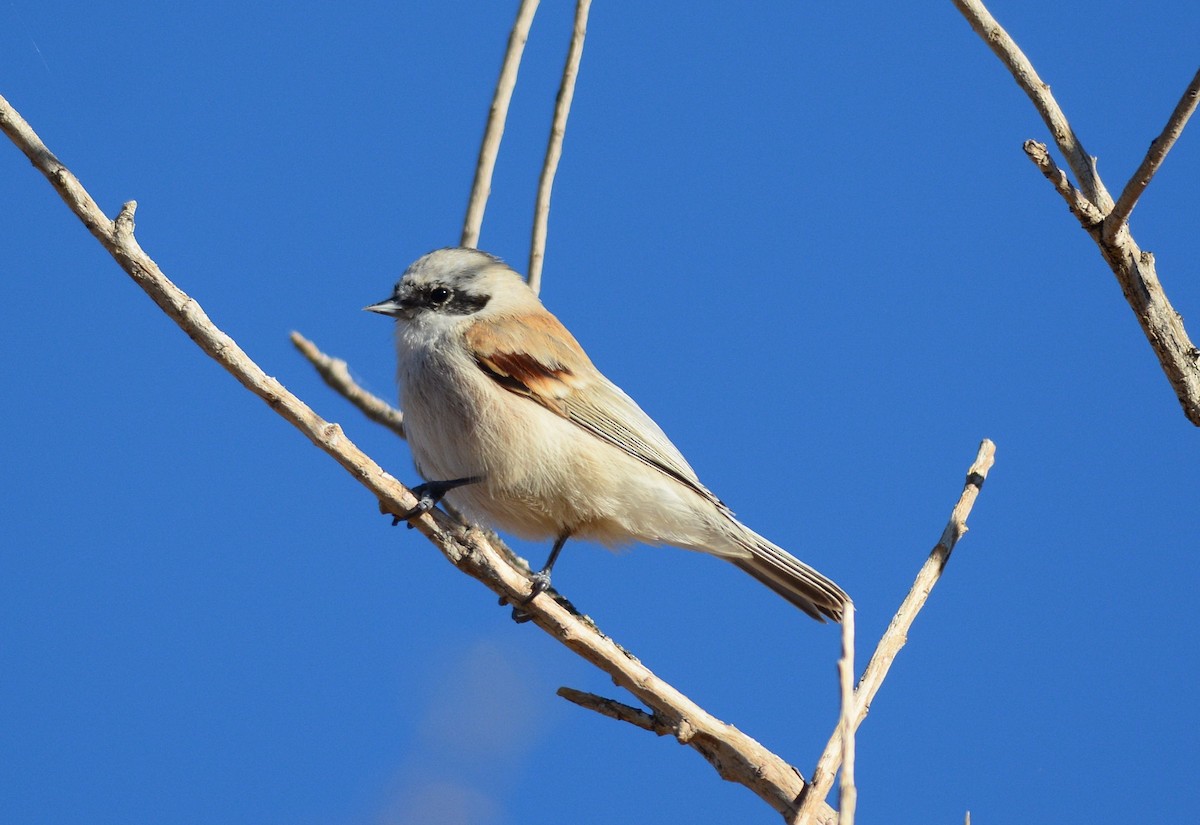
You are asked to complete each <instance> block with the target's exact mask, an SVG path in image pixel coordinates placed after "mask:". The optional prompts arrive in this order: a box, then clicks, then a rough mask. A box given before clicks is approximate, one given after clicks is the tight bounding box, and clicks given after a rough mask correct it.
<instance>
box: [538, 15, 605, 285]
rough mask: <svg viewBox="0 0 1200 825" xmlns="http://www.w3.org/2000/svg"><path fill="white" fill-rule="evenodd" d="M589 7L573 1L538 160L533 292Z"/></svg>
mask: <svg viewBox="0 0 1200 825" xmlns="http://www.w3.org/2000/svg"><path fill="white" fill-rule="evenodd" d="M591 7H592V0H578V2H577V3H576V4H575V27H574V28H573V29H572V31H571V46H570V48H569V49H568V50H567V63H566V65H565V66H564V67H563V76H562V82H561V83H560V84H559V86H558V98H557V99H556V100H555V102H554V122H553V123H552V124H551V126H550V139H549V141H547V143H546V161H545V163H543V164H542V174H541V177H540V178H539V179H538V190H537V200H536V202H535V205H534V208H533V237H532V238H531V239H530V242H529V288H530V289H532V290H533V292H534V294H535V295H536V294H537V293H538V292H541V290H542V262H543V260H544V259H545V257H546V232H547V227H548V224H549V222H550V190H551V189H553V188H554V175H555V173H556V172H557V171H558V161H559V159H560V158H561V157H562V145H563V137H564V136H565V135H566V134H567V115H568V114H570V112H571V101H572V100H573V99H574V97H575V78H576V77H578V76H579V61H580V60H581V59H583V38H584V37H585V36H586V35H587V19H588V11H589V9H591Z"/></svg>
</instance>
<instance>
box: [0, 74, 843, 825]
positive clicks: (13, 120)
mask: <svg viewBox="0 0 1200 825" xmlns="http://www.w3.org/2000/svg"><path fill="white" fill-rule="evenodd" d="M0 130H3V131H4V133H5V134H6V135H8V137H9V138H10V139H11V140H12V142H13V143H14V144H15V145H16V146H17V148H19V149H20V150H21V151H22V152H24V154H25V155H26V157H28V158H29V160H30V161H31V162H32V163H33V165H34V167H36V168H37V169H38V170H39V171H40V172H42V174H43V175H45V176H46V178H47V180H49V181H50V183H51V185H52V186H53V187H54V189H55V191H57V192H58V194H59V195H60V197H62V199H63V201H64V202H65V203H66V204H67V206H68V207H69V208H70V209H71V211H72V212H74V213H75V215H76V216H77V217H78V218H79V220H80V221H82V222H83V224H84V225H85V226H86V227H87V228H88V229H89V231H91V233H92V234H93V235H94V236H95V237H96V239H97V240H98V241H99V242H100V243H101V244H102V245H103V246H104V248H105V249H107V250H108V252H109V254H111V255H112V257H113V258H114V259H115V260H116V261H117V263H118V264H119V265H120V266H121V268H122V269H124V270H125V271H126V272H127V273H128V274H129V276H130V277H131V278H133V280H134V281H135V283H137V284H138V286H140V287H141V288H142V289H143V290H144V291H145V292H146V294H147V295H149V296H150V298H151V299H152V300H153V301H154V302H155V303H156V304H158V306H159V307H160V308H161V309H162V310H163V311H164V312H165V313H166V314H167V315H168V316H169V317H170V318H171V319H172V320H173V321H175V323H176V324H178V326H179V327H180V328H181V329H182V330H183V331H184V332H185V333H186V334H187V335H188V337H189V338H191V339H192V340H193V341H195V342H196V344H197V345H198V346H199V347H200V348H201V349H202V350H203V351H204V352H205V353H206V354H208V355H209V356H210V357H212V358H213V359H214V360H216V361H217V362H218V363H219V364H220V365H221V366H222V367H224V368H225V369H226V370H227V371H228V372H229V373H230V374H231V375H233V377H234V378H235V379H236V380H237V381H238V382H239V383H241V384H242V385H243V386H244V387H246V388H247V389H248V390H250V391H251V392H253V393H254V394H255V395H257V396H258V397H259V398H261V399H262V400H263V401H265V402H266V403H267V405H268V406H269V407H270V408H271V409H272V410H274V411H275V412H276V413H278V414H279V415H280V416H281V417H283V418H284V420H286V421H288V422H289V423H290V424H292V425H293V426H295V427H296V428H297V429H298V430H300V432H302V433H303V434H304V435H305V437H307V438H308V439H309V440H310V441H312V442H313V444H315V445H316V446H317V447H319V448H320V449H322V450H323V451H325V452H326V453H327V454H328V455H329V456H330V457H332V458H333V459H334V460H335V461H337V463H338V464H340V465H341V466H342V467H343V468H345V469H346V471H347V472H349V473H350V475H351V476H353V478H354V479H355V480H356V481H358V482H359V483H360V484H362V485H363V486H364V487H366V488H367V489H368V490H370V491H371V493H372V494H373V495H374V496H375V497H376V498H378V499H379V500H380V502H381V503H382V505H383V506H385V507H387V508H388V509H389V510H391V511H392V512H404V511H406V510H408V509H409V508H412V507H414V506H415V505H416V498H415V497H414V496H413V495H412V493H411V491H410V490H408V488H406V487H405V486H404V485H403V484H401V483H400V482H398V481H397V480H396V479H395V478H393V477H392V476H391V475H389V474H388V473H387V472H385V471H384V470H383V469H382V468H381V467H380V466H379V465H378V464H376V463H375V462H374V461H373V460H372V459H371V458H370V457H369V456H367V455H366V454H365V453H363V452H362V451H361V450H360V449H359V448H358V447H357V446H355V445H354V444H353V443H352V442H351V441H350V439H349V438H348V437H347V436H346V435H345V433H344V432H343V431H342V428H341V427H340V426H339V425H338V424H335V423H332V422H328V421H325V420H324V419H323V418H321V417H320V416H319V415H317V414H316V413H315V412H314V411H313V410H312V409H310V408H309V407H308V406H307V405H306V404H305V403H304V402H303V401H301V400H300V399H299V398H297V397H296V396H295V395H293V394H292V393H291V392H289V391H288V390H287V389H286V388H285V387H284V386H283V385H282V384H281V383H279V381H277V380H276V379H274V378H272V377H271V376H269V375H267V374H266V373H265V372H264V371H263V370H262V368H261V367H259V366H258V365H257V364H256V363H254V361H253V360H251V358H250V357H249V356H248V355H247V354H246V353H245V352H244V351H243V350H242V349H241V348H240V347H239V346H238V345H237V344H236V343H235V342H234V341H233V339H232V338H230V337H229V336H228V335H226V334H225V333H224V332H222V331H221V330H220V329H219V328H217V326H216V325H215V324H214V323H213V322H212V320H211V319H210V318H209V317H208V315H206V314H205V312H204V310H203V309H202V308H201V307H200V305H199V304H198V303H197V302H196V301H195V300H193V299H192V298H191V297H189V296H188V295H187V294H186V293H184V292H183V290H181V289H179V287H177V286H176V285H175V284H173V283H172V282H171V281H170V280H168V278H167V277H166V276H165V275H164V274H163V272H162V271H161V270H160V269H159V268H158V265H157V264H155V263H154V261H153V260H151V258H150V256H149V255H147V254H146V253H145V251H143V250H142V248H141V246H140V245H139V244H138V242H137V241H136V240H135V239H134V221H133V217H134V210H135V208H136V204H135V203H134V202H133V201H130V202H129V203H127V204H125V206H124V207H122V209H121V212H120V214H119V215H118V216H117V218H116V220H115V221H114V220H109V219H108V217H107V216H106V215H105V214H104V213H103V212H102V211H101V210H100V207H99V206H98V205H97V204H96V202H95V201H94V200H93V199H92V197H91V195H89V194H88V193H87V191H86V190H85V189H84V187H83V185H82V184H81V183H80V182H79V180H78V179H77V178H76V177H75V175H73V174H72V173H71V172H70V170H68V169H67V168H66V167H65V166H64V165H63V164H62V163H60V162H59V161H58V159H57V158H55V157H54V155H53V154H52V153H51V152H50V150H49V149H48V148H46V146H45V144H44V143H43V142H42V141H41V139H40V138H39V137H38V136H37V135H36V134H35V133H34V131H33V129H32V128H30V126H29V124H27V123H26V122H25V121H24V119H22V118H21V116H20V115H19V114H18V113H17V112H16V111H15V110H14V109H13V108H12V107H11V106H10V105H9V103H8V101H7V100H5V99H4V98H3V97H0ZM411 523H412V524H413V526H414V527H416V529H417V530H419V531H420V532H421V533H422V534H423V535H425V536H426V537H427V538H429V539H430V541H431V542H433V544H434V545H436V546H437V547H438V549H439V550H441V552H442V553H443V554H444V555H445V556H446V558H447V559H449V560H450V562H451V563H453V564H454V565H455V566H456V567H458V568H459V569H460V570H462V571H463V572H465V573H467V574H468V575H470V576H472V577H473V578H475V579H477V580H478V581H480V582H482V583H483V584H484V585H486V586H487V587H488V588H490V589H491V590H492V591H493V592H494V593H497V594H499V595H500V596H501V597H502V598H504V599H507V600H517V599H524V598H525V597H526V596H528V595H529V593H530V585H529V578H528V568H527V566H520V565H516V564H514V563H513V560H512V559H511V558H510V557H509V556H507V555H505V554H504V553H503V552H501V551H500V550H498V549H497V548H496V546H495V545H494V544H493V543H492V542H491V541H490V540H489V539H488V536H487V535H486V534H485V533H484V532H483V531H481V530H479V529H477V528H471V527H466V526H464V525H462V524H459V523H456V522H455V521H454V520H453V519H451V518H450V517H448V516H447V515H445V514H444V513H442V512H441V511H439V510H436V509H435V510H433V511H431V512H430V513H428V514H426V515H424V516H421V517H420V518H416V519H413V521H412V522H411ZM523 609H524V611H525V612H526V613H528V614H529V615H530V616H531V617H532V622H533V623H534V624H536V625H537V626H538V627H540V628H541V629H542V630H543V631H545V632H546V633H548V634H549V635H551V636H552V637H553V638H554V639H555V640H557V641H558V642H560V643H561V644H563V645H564V646H566V647H567V648H568V649H570V650H571V651H572V652H574V653H575V654H576V655H578V656H581V657H582V658H583V659H585V660H586V661H588V662H590V663H592V664H593V665H595V666H596V667H597V668H599V669H600V670H601V671H603V672H604V673H606V674H607V675H608V676H609V677H610V678H611V679H612V680H613V682H614V683H615V684H617V685H618V686H620V687H622V688H624V689H625V690H628V691H629V692H630V693H631V694H633V695H634V696H635V697H636V698H637V699H638V700H639V701H640V702H642V703H643V704H645V705H646V706H647V707H649V708H651V709H652V710H653V712H654V714H655V716H656V717H658V718H659V719H661V720H662V721H663V723H664V724H666V725H669V726H670V728H671V732H672V734H673V735H674V736H675V738H676V739H678V740H679V741H680V742H681V743H683V744H686V745H688V746H690V747H692V748H694V749H695V750H697V751H698V752H699V753H701V754H702V755H703V756H704V758H705V759H707V760H708V761H709V762H710V763H711V764H712V765H713V767H715V768H716V770H717V772H718V773H719V775H720V776H721V777H722V778H724V779H727V780H729V781H731V782H737V783H739V784H741V785H744V786H745V787H747V788H749V789H750V790H751V791H753V792H754V793H755V794H757V795H758V796H759V797H760V798H762V799H763V800H764V801H765V802H766V803H767V804H769V805H770V806H771V807H772V808H774V809H775V810H776V811H778V812H779V813H781V814H783V815H784V816H785V817H790V816H792V815H793V814H794V812H795V810H796V806H797V804H798V800H799V799H800V797H801V795H802V794H803V792H804V788H805V785H804V780H803V778H802V777H801V776H800V774H799V773H798V772H797V771H796V769H795V768H793V767H792V766H791V765H789V764H788V763H787V762H785V761H784V760H783V759H781V758H780V757H778V756H777V755H775V754H774V753H772V752H771V751H770V750H768V749H767V748H765V747H763V746H762V745H761V744H760V743H759V742H757V741H755V740H754V739H752V738H751V737H749V736H747V735H746V734H744V733H742V732H741V731H739V730H738V729H737V728H735V727H733V726H732V725H728V724H726V723H725V722H722V721H720V720H719V719H717V718H715V717H714V716H712V715H711V714H709V713H708V712H707V711H705V710H704V709H703V708H701V707H700V706H698V705H697V704H696V703H695V702H693V701H692V700H690V699H689V698H687V697H686V696H684V695H683V694H682V693H680V692H679V691H678V690H677V689H676V688H674V687H672V686H671V685H669V684H667V683H666V682H664V681H663V680H661V679H659V678H658V676H656V675H655V674H654V673H653V672H652V671H651V670H650V669H649V668H647V667H646V666H645V665H643V664H642V663H641V662H640V661H638V660H637V658H635V657H634V656H631V655H630V654H629V653H628V652H626V651H625V650H624V649H623V648H621V647H620V646H619V645H617V644H616V643H615V642H614V641H613V640H612V639H610V638H609V637H607V636H605V635H604V634H603V633H601V632H600V631H599V630H598V629H597V628H596V626H595V625H594V624H593V623H592V622H591V621H590V620H589V619H587V618H586V617H584V616H580V615H579V614H578V613H576V612H574V611H573V610H572V609H570V608H569V606H568V605H566V604H565V603H564V602H560V601H559V600H558V599H557V598H556V594H554V593H553V592H552V591H547V592H545V593H542V594H540V595H538V596H537V597H536V598H534V599H533V600H532V601H531V602H530V603H529V604H527V605H525V606H524V607H523ZM817 816H818V818H819V820H820V821H821V822H832V821H833V816H834V815H833V811H832V810H831V809H830V808H829V807H828V806H821V807H820V809H819V810H818V811H817Z"/></svg>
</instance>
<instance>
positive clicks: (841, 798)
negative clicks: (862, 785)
mask: <svg viewBox="0 0 1200 825" xmlns="http://www.w3.org/2000/svg"><path fill="white" fill-rule="evenodd" d="M838 682H839V685H840V687H841V696H842V713H841V718H840V719H839V720H838V737H839V738H840V739H841V741H842V781H841V783H840V785H839V790H840V793H839V795H838V825H854V809H855V807H856V806H857V804H858V790H857V789H856V788H855V787H854V728H855V725H854V710H855V701H854V605H853V604H847V605H846V612H845V614H844V615H843V616H842V658H841V659H839V660H838Z"/></svg>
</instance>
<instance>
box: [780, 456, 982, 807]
mask: <svg viewBox="0 0 1200 825" xmlns="http://www.w3.org/2000/svg"><path fill="white" fill-rule="evenodd" d="M995 460H996V445H995V444H993V443H992V442H991V441H990V440H988V439H986V438H985V439H984V440H983V442H982V443H981V444H980V445H979V452H978V454H977V455H976V456H975V461H974V462H973V463H972V464H971V467H970V469H969V470H967V480H966V484H965V485H964V487H963V491H962V494H961V495H960V496H959V498H958V502H957V503H956V504H955V505H954V509H953V510H952V511H951V513H950V521H949V522H948V523H947V524H946V529H945V530H943V531H942V537H941V539H939V540H938V543H937V544H936V545H935V546H934V548H933V551H932V552H931V553H930V554H929V558H928V559H926V560H925V564H924V565H923V566H922V567H921V570H920V572H918V573H917V578H916V580H915V581H914V582H913V586H912V589H911V590H909V592H908V595H907V596H906V597H905V598H904V601H903V602H902V603H901V604H900V608H899V609H898V610H897V611H896V615H895V616H893V617H892V621H891V623H890V624H889V625H888V628H887V630H886V631H884V634H883V637H882V638H881V639H880V640H879V644H878V645H877V646H876V647H875V653H874V654H873V655H872V656H871V660H870V661H869V662H867V667H866V670H864V671H863V675H862V678H861V679H859V680H858V688H857V689H856V690H855V692H854V709H853V717H852V719H851V720H850V725H851V727H852V728H853V729H855V730H857V729H858V726H859V725H861V724H862V721H863V720H864V719H866V718H867V712H868V711H869V710H870V708H871V702H872V700H874V698H875V694H876V693H878V692H879V688H880V686H881V685H882V684H883V679H884V677H885V676H886V675H887V672H888V669H889V668H891V666H892V662H893V661H895V659H896V655H897V654H898V653H899V652H900V649H901V648H903V647H904V644H905V642H907V641H908V631H909V629H910V628H911V627H912V624H913V621H914V620H915V619H916V618H917V614H918V613H919V612H920V611H921V608H922V607H924V606H925V602H926V600H927V599H928V598H929V593H930V592H931V591H932V590H933V586H934V585H935V584H937V581H938V579H939V578H940V577H941V575H942V570H944V569H945V567H946V563H947V562H948V561H950V553H951V552H953V550H954V545H955V544H957V543H958V540H959V539H960V538H962V537H963V535H964V534H965V533H966V532H967V516H969V515H970V514H971V508H972V507H974V506H975V499H976V498H977V497H978V496H979V491H980V489H981V488H982V487H983V482H984V480H985V479H986V478H987V474H988V471H989V470H990V469H991V467H992V464H993V463H995ZM841 763H842V733H841V729H840V727H839V730H837V731H834V734H833V736H831V737H830V738H829V744H827V745H826V746H825V751H824V753H822V754H821V758H820V759H819V760H818V761H817V766H816V768H815V769H814V770H813V778H812V782H811V783H810V784H809V788H808V793H807V794H806V795H805V797H804V802H803V804H802V805H801V807H800V812H799V814H798V816H797V818H796V822H800V823H804V822H812V821H814V820H812V819H807V818H806V817H808V816H809V815H810V814H809V810H810V808H809V806H810V805H813V806H815V805H817V804H818V803H819V802H822V801H824V799H825V797H826V796H828V794H829V789H830V788H832V787H833V778H834V775H835V774H836V773H837V770H838V767H839V765H841ZM816 821H820V819H819V815H818V819H817V820H816Z"/></svg>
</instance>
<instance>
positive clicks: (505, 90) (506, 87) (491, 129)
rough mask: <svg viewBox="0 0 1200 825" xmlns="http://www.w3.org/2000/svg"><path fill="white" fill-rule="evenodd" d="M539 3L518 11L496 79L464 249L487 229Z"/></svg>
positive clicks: (524, 2) (526, 0)
mask: <svg viewBox="0 0 1200 825" xmlns="http://www.w3.org/2000/svg"><path fill="white" fill-rule="evenodd" d="M538 2H539V0H521V6H520V8H518V9H517V20H516V22H515V23H513V28H512V32H511V33H510V34H509V35H508V49H507V51H505V53H504V62H503V64H501V67H500V77H499V78H498V79H497V80H496V92H495V94H494V95H493V96H492V108H491V111H489V112H488V121H487V127H486V128H485V129H484V131H483V142H482V144H481V145H480V147H479V162H478V163H477V164H476V165H475V182H474V183H473V184H472V185H471V197H470V199H469V200H468V201H467V215H466V217H465V218H464V219H463V231H462V239H461V240H460V242H459V244H460V245H461V246H471V247H477V246H479V230H480V227H482V226H483V211H484V209H486V208H487V200H488V196H489V195H491V194H492V171H493V170H494V169H495V168H496V156H497V155H498V154H499V153H500V138H501V137H503V135H504V121H505V119H506V118H507V117H508V104H509V102H510V101H511V100H512V93H513V89H514V88H516V85H517V70H518V69H520V67H521V55H522V54H523V53H524V51H525V41H527V40H528V39H529V29H530V27H532V26H533V15H534V12H536V11H537V7H538Z"/></svg>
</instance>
